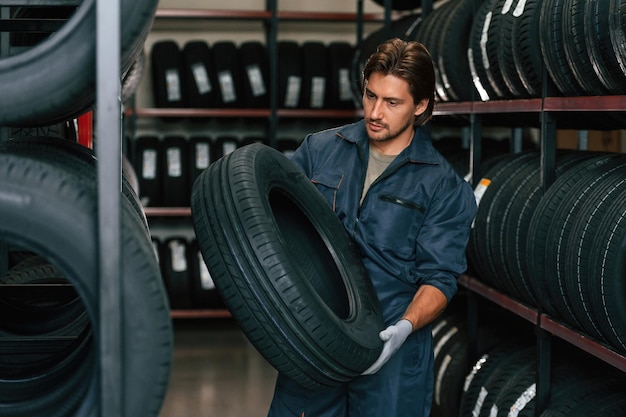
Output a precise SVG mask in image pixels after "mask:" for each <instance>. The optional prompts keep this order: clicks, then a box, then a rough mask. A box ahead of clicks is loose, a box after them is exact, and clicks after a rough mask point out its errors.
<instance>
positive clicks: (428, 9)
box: [422, 0, 433, 19]
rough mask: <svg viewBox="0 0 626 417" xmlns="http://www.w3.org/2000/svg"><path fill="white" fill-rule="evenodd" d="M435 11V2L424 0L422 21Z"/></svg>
mask: <svg viewBox="0 0 626 417" xmlns="http://www.w3.org/2000/svg"><path fill="white" fill-rule="evenodd" d="M432 11H433V0H422V19H425V18H426V17H427V16H428V15H429V14H431V13H432Z"/></svg>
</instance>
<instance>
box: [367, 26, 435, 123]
mask: <svg viewBox="0 0 626 417" xmlns="http://www.w3.org/2000/svg"><path fill="white" fill-rule="evenodd" d="M375 72H380V73H382V74H384V75H394V76H396V77H399V78H402V79H404V80H406V82H407V83H408V84H409V92H410V93H411V96H413V101H414V102H415V103H416V104H417V103H419V102H420V101H421V100H423V99H425V98H426V99H428V107H427V108H426V110H425V111H424V113H422V114H421V115H419V116H418V117H416V118H415V121H414V123H413V124H414V125H415V126H422V125H424V124H425V123H426V122H428V121H429V120H430V118H431V117H432V114H433V108H434V106H435V67H434V64H433V60H432V58H431V56H430V53H429V52H428V50H427V49H426V47H425V46H424V45H422V44H421V43H419V42H407V41H403V40H402V39H399V38H394V39H389V40H388V41H386V42H385V43H383V44H381V45H379V46H378V48H376V52H375V53H374V54H372V56H370V57H369V59H368V60H367V63H366V64H365V67H364V68H363V80H362V88H363V89H365V82H366V81H367V80H368V79H369V77H370V75H371V74H372V73H375Z"/></svg>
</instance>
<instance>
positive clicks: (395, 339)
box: [361, 319, 413, 375]
mask: <svg viewBox="0 0 626 417" xmlns="http://www.w3.org/2000/svg"><path fill="white" fill-rule="evenodd" d="M411 332H413V324H411V322H410V321H409V320H407V319H402V320H400V321H398V322H397V323H396V324H393V325H391V326H389V327H387V328H386V329H385V330H383V331H381V332H380V333H379V334H378V337H380V340H382V341H383V342H385V344H384V345H383V351H382V352H381V353H380V356H379V357H378V359H376V362H374V363H373V364H372V365H371V366H370V367H369V368H367V369H366V370H365V371H364V372H363V373H362V374H361V375H372V374H375V373H376V372H378V371H379V370H380V368H382V367H383V365H384V364H386V363H387V361H388V360H389V358H391V357H392V356H393V354H394V353H396V352H397V351H398V349H400V346H402V344H403V343H404V341H405V340H406V338H407V337H409V335H410V334H411Z"/></svg>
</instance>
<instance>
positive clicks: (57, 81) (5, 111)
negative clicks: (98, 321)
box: [0, 0, 158, 126]
mask: <svg viewBox="0 0 626 417" xmlns="http://www.w3.org/2000/svg"><path fill="white" fill-rule="evenodd" d="M157 3H158V1H157V0H141V1H134V0H123V1H122V2H121V5H120V7H121V10H120V15H121V26H120V29H121V30H120V43H121V48H120V67H121V68H120V80H121V78H122V74H124V73H126V71H127V70H128V69H129V68H130V67H131V66H132V64H133V63H134V62H135V60H136V57H137V56H138V54H139V53H140V52H141V50H142V48H143V43H144V41H145V39H146V37H147V36H148V32H149V30H150V28H151V26H152V21H153V19H154V14H155V11H156V7H157ZM95 20H96V1H95V0H84V1H82V2H81V4H80V5H79V6H78V7H77V8H76V9H75V11H74V12H73V13H71V14H70V15H69V17H68V20H67V21H66V22H65V23H64V24H63V25H62V27H61V28H60V29H59V30H58V31H56V32H55V34H54V36H49V37H47V38H45V39H43V40H42V41H41V42H39V43H37V44H36V45H34V46H32V47H29V48H27V49H26V50H24V51H23V52H20V53H16V54H14V55H8V56H6V57H2V58H0V85H2V86H3V87H2V100H1V101H0V125H6V126H29V125H30V126H36V125H51V124H54V123H58V122H61V121H66V120H69V119H71V118H73V117H75V116H78V115H79V114H81V113H84V112H85V111H86V110H89V109H90V108H91V106H93V104H94V102H95V86H96V71H95V65H96V59H95V57H96V47H95V45H96V31H95V30H94V27H95ZM67 57H71V59H67Z"/></svg>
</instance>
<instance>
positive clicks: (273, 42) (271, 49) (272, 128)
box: [265, 0, 278, 148]
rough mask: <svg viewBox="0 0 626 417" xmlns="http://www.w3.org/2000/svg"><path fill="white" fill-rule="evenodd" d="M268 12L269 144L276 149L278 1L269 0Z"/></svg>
mask: <svg viewBox="0 0 626 417" xmlns="http://www.w3.org/2000/svg"><path fill="white" fill-rule="evenodd" d="M265 7H266V10H267V11H269V12H271V17H270V20H269V22H268V23H267V28H266V44H267V50H268V54H269V59H270V118H269V123H268V144H269V145H270V146H271V147H273V148H275V147H276V136H277V133H278V111H277V110H278V15H277V9H278V6H277V0H267V1H266V3H265Z"/></svg>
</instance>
